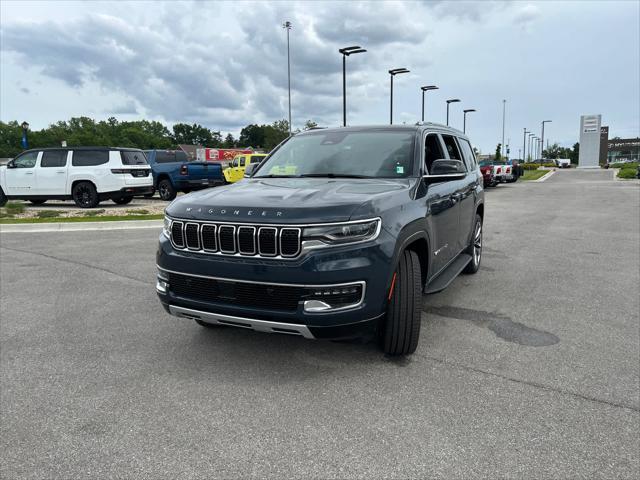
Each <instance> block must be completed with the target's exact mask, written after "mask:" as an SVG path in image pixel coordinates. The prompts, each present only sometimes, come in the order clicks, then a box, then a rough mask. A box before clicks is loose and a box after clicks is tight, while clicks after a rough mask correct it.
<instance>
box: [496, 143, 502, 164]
mask: <svg viewBox="0 0 640 480" xmlns="http://www.w3.org/2000/svg"><path fill="white" fill-rule="evenodd" d="M501 151H502V144H501V143H499V144H498V145H497V146H496V157H495V159H496V161H500V160H501V159H502V153H501Z"/></svg>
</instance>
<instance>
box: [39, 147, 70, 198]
mask: <svg viewBox="0 0 640 480" xmlns="http://www.w3.org/2000/svg"><path fill="white" fill-rule="evenodd" d="M68 155H69V152H68V151H67V150H45V151H44V152H42V157H41V158H40V167H39V168H38V169H37V170H38V172H37V176H38V183H37V188H36V192H37V195H52V196H53V195H66V194H67V193H70V192H67V157H68Z"/></svg>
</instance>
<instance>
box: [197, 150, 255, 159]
mask: <svg viewBox="0 0 640 480" xmlns="http://www.w3.org/2000/svg"><path fill="white" fill-rule="evenodd" d="M249 153H253V150H249V149H240V148H205V149H204V155H205V156H204V159H205V160H206V161H207V162H230V161H231V160H233V158H234V157H235V156H236V155H242V154H249Z"/></svg>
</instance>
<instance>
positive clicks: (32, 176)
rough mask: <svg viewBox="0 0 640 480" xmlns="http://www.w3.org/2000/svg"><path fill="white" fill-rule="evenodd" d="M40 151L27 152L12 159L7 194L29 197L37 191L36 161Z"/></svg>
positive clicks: (8, 174) (7, 180)
mask: <svg viewBox="0 0 640 480" xmlns="http://www.w3.org/2000/svg"><path fill="white" fill-rule="evenodd" d="M39 153H40V152H25V153H23V154H22V155H20V156H18V157H16V158H14V159H13V160H12V162H11V163H12V165H13V166H12V168H7V171H6V177H5V178H6V182H7V192H6V193H7V195H8V196H18V197H28V196H30V195H37V193H36V161H37V160H38V154H39Z"/></svg>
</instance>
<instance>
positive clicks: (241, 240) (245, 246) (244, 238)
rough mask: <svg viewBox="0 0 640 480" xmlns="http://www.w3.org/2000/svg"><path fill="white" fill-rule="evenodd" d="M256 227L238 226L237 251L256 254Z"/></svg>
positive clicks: (244, 253)
mask: <svg viewBox="0 0 640 480" xmlns="http://www.w3.org/2000/svg"><path fill="white" fill-rule="evenodd" d="M255 237H256V227H247V226H244V225H243V226H240V227H238V251H239V252H240V253H241V254H243V255H255V254H256V240H255Z"/></svg>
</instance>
